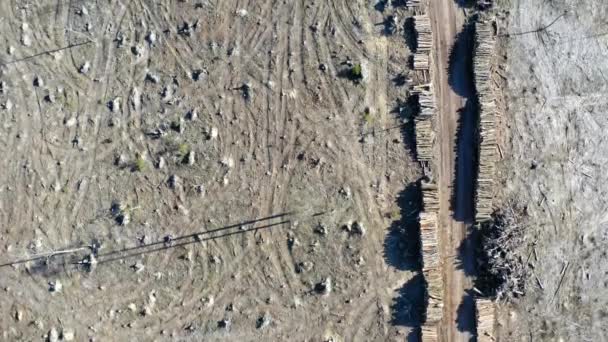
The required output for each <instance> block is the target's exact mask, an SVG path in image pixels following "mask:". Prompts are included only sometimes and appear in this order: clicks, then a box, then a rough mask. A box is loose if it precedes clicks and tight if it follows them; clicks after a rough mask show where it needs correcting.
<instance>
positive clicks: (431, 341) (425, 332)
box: [420, 324, 439, 342]
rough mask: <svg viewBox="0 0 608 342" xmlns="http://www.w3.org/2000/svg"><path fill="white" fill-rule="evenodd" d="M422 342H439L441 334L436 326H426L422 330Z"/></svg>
mask: <svg viewBox="0 0 608 342" xmlns="http://www.w3.org/2000/svg"><path fill="white" fill-rule="evenodd" d="M421 330H422V331H421V335H422V336H421V337H422V338H421V339H420V340H421V341H422V342H437V341H439V333H438V331H437V330H438V329H437V325H436V324H428V325H427V324H425V325H423V326H422V329H421Z"/></svg>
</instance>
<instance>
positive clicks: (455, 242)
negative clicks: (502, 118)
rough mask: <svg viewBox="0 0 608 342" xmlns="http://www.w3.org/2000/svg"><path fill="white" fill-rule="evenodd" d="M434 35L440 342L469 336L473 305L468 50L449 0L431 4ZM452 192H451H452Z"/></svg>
mask: <svg viewBox="0 0 608 342" xmlns="http://www.w3.org/2000/svg"><path fill="white" fill-rule="evenodd" d="M430 17H431V22H432V27H433V32H434V33H433V34H434V51H433V55H434V65H433V68H434V70H433V75H434V76H433V83H434V86H435V92H436V97H437V104H438V109H439V111H438V115H439V117H438V131H439V145H440V157H439V170H438V178H439V179H438V183H439V189H440V201H441V202H440V203H441V208H440V236H441V243H442V253H443V260H444V283H445V289H446V290H445V291H446V293H445V297H444V298H445V303H444V305H445V306H444V321H443V323H444V324H443V334H444V340H445V341H469V340H470V339H471V338H472V337H473V336H474V329H475V324H474V302H473V298H472V297H471V296H470V294H469V292H468V289H470V288H471V287H472V280H471V279H470V278H469V277H468V276H469V275H471V274H472V273H473V270H474V255H473V253H472V248H471V246H470V245H469V244H470V243H469V241H468V240H467V239H466V237H467V230H468V227H469V226H470V224H471V222H472V217H473V210H472V199H473V184H474V182H473V180H474V178H473V175H474V164H473V157H474V151H475V147H474V143H475V141H474V135H473V132H474V123H475V120H474V116H473V115H474V111H473V110H472V109H471V107H472V106H471V105H467V98H472V95H473V88H472V87H473V85H472V84H470V74H469V73H468V72H467V71H468V70H470V69H469V68H468V66H469V64H468V62H470V49H467V46H466V41H463V40H466V37H464V36H465V35H464V34H462V35H460V38H458V37H459V34H460V33H461V30H462V28H463V26H464V22H465V15H464V13H463V12H462V11H461V10H460V9H459V8H458V6H457V5H456V4H455V3H454V1H452V0H438V1H433V2H431V6H430ZM452 190H453V191H452Z"/></svg>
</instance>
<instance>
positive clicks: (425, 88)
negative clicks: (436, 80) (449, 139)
mask: <svg viewBox="0 0 608 342" xmlns="http://www.w3.org/2000/svg"><path fill="white" fill-rule="evenodd" d="M412 94H414V95H418V104H419V105H420V113H419V114H418V116H417V117H416V119H414V125H415V132H416V155H417V159H418V160H419V161H422V162H428V161H431V160H433V143H434V142H435V133H434V132H433V123H432V121H433V117H434V114H435V95H434V94H433V88H432V86H431V85H430V84H422V85H417V86H414V88H413V89H412Z"/></svg>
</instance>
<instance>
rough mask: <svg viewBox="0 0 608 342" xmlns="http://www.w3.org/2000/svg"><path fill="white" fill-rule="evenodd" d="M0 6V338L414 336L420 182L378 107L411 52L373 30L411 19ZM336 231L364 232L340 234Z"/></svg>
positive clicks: (139, 4)
mask: <svg viewBox="0 0 608 342" xmlns="http://www.w3.org/2000/svg"><path fill="white" fill-rule="evenodd" d="M0 13H1V14H0V33H1V34H0V47H1V49H0V62H1V63H0V81H1V82H2V91H1V93H0V106H1V108H0V121H1V124H0V156H1V157H2V158H0V170H2V172H0V251H1V252H0V263H1V264H2V266H1V267H0V290H1V291H2V292H3V294H2V296H0V338H1V339H2V340H5V341H18V340H28V341H29V340H42V339H49V340H54V338H55V331H56V332H57V335H58V336H59V338H60V339H64V340H68V339H69V337H70V334H69V332H70V331H72V332H74V335H75V338H74V339H75V340H77V341H84V340H95V341H105V340H111V341H134V340H139V341H152V340H159V341H160V340H189V341H200V340H206V341H212V340H235V341H258V340H269V341H273V340H274V341H279V340H292V341H306V340H309V341H320V340H331V339H333V340H334V341H361V340H365V341H372V340H377V341H386V340H390V339H397V340H402V339H404V338H405V335H406V334H408V333H409V332H410V330H411V329H412V327H413V326H415V324H412V313H411V312H410V309H411V307H410V306H408V303H410V302H411V301H414V300H413V299H412V300H410V298H408V297H405V298H402V294H403V291H404V289H403V288H402V287H403V286H404V284H406V283H407V281H408V280H409V279H411V278H412V277H413V275H414V272H412V271H411V269H412V266H411V264H412V261H411V259H414V258H412V257H411V256H408V255H407V254H406V253H404V250H405V249H406V248H405V247H404V244H405V245H407V244H408V241H409V240H408V239H415V238H416V237H408V236H406V235H404V234H403V229H402V223H403V222H402V220H401V219H400V217H406V216H407V215H409V213H408V212H405V209H403V208H406V206H405V205H401V206H400V205H399V203H397V199H404V200H407V196H405V197H404V196H401V197H400V193H401V195H403V193H404V192H405V190H406V189H407V185H408V184H410V183H411V182H413V181H415V180H416V179H417V178H418V177H419V174H420V171H419V170H418V167H417V166H416V164H415V163H414V162H413V161H412V159H411V152H412V151H410V150H408V149H407V148H406V147H405V144H404V143H405V141H406V140H407V136H404V134H405V132H404V130H403V129H402V127H403V126H402V123H403V121H402V119H403V118H401V117H399V115H398V114H395V113H394V112H393V108H394V107H395V105H396V104H397V100H398V99H399V100H403V99H404V98H405V96H406V90H405V87H404V86H403V85H400V82H394V81H393V80H395V79H397V80H398V79H400V78H399V76H402V78H405V79H407V78H408V76H409V71H408V70H407V65H406V63H405V61H407V60H408V57H409V55H410V51H408V49H407V47H406V44H405V41H404V38H403V36H402V35H401V34H394V35H387V34H386V32H385V26H384V25H382V23H383V22H384V20H385V19H386V17H387V16H388V15H393V14H395V15H397V16H398V19H399V22H401V21H402V20H404V19H405V18H407V17H408V16H410V15H411V14H412V13H409V12H407V11H406V10H405V9H404V8H402V7H387V8H385V9H384V12H380V11H378V8H374V5H373V4H372V3H370V2H368V1H346V0H335V1H307V0H302V1H270V0H267V1H211V0H200V1H160V2H159V1H149V0H133V1H113V0H112V1H106V0H104V1H97V2H90V1H77V0H71V1H63V0H57V1H46V0H44V1H26V0H19V1H17V0H12V1H2V2H0ZM379 24H380V25H379ZM351 62H352V63H361V64H362V66H363V70H364V80H363V81H362V82H360V83H356V82H353V80H351V79H349V78H348V77H344V75H345V74H347V73H348V70H349V66H348V63H351ZM556 105H557V104H556ZM366 108H367V109H369V110H366ZM454 109H455V108H454ZM194 112H196V115H194V114H193V113H194ZM366 112H368V113H369V114H366ZM395 127H396V128H395ZM161 160H162V161H161ZM163 164H164V165H163ZM161 166H162V167H161ZM113 207H114V211H113V210H112V208H113ZM127 216H128V220H126V218H127ZM127 221H128V222H127ZM354 221H356V222H359V223H360V224H361V225H362V226H363V227H364V228H365V232H364V234H362V232H361V231H357V230H356V229H353V230H351V231H350V232H349V231H348V230H346V229H344V228H343V227H344V226H345V225H346V224H347V223H349V222H354ZM120 223H122V225H121V224H120ZM596 241H599V240H596ZM93 245H95V246H94V247H91V246H93ZM97 246H100V247H99V249H98V250H97ZM71 248H83V249H82V250H79V251H77V252H73V253H68V254H62V255H54V256H49V255H50V254H49V253H52V252H53V251H59V250H65V249H71ZM93 250H95V251H93ZM91 252H95V253H96V256H97V261H98V263H97V265H96V267H94V268H93V269H92V270H91V269H88V267H85V266H86V265H85V264H83V262H86V261H87V259H86V258H88V257H90V256H89V254H90V253H91ZM41 255H45V256H48V257H42V258H40V256H41ZM24 259H26V260H27V259H34V260H30V261H27V262H21V263H16V264H15V263H14V262H15V261H18V260H24ZM328 278H329V279H331V291H330V292H329V293H327V294H323V293H322V292H323V290H328V287H327V286H326V287H325V289H323V286H321V285H320V284H321V283H323V282H325V285H327V283H326V280H327V279H328ZM570 279H571V278H568V280H567V281H571V280H570ZM58 284H61V286H59V285H58Z"/></svg>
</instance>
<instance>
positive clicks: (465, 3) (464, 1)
mask: <svg viewBox="0 0 608 342" xmlns="http://www.w3.org/2000/svg"><path fill="white" fill-rule="evenodd" d="M454 2H456V4H457V5H458V6H459V7H462V8H474V7H475V6H476V5H477V0H454Z"/></svg>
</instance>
